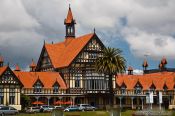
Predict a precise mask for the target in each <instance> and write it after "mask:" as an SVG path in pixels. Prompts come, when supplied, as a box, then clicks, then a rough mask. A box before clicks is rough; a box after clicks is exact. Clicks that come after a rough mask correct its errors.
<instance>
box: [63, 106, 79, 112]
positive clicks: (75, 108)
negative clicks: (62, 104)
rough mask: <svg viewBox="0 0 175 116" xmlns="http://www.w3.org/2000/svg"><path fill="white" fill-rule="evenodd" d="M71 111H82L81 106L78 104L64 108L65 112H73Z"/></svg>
mask: <svg viewBox="0 0 175 116" xmlns="http://www.w3.org/2000/svg"><path fill="white" fill-rule="evenodd" d="M71 111H80V108H79V107H78V106H68V107H67V108H66V109H64V112H71Z"/></svg>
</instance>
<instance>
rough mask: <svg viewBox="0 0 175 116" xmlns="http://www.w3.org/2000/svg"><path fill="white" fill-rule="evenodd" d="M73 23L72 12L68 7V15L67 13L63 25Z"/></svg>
mask: <svg viewBox="0 0 175 116" xmlns="http://www.w3.org/2000/svg"><path fill="white" fill-rule="evenodd" d="M72 21H73V15H72V11H71V8H70V7H69V10H68V13H67V18H66V19H65V23H66V24H70V23H72Z"/></svg>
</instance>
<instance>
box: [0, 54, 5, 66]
mask: <svg viewBox="0 0 175 116" xmlns="http://www.w3.org/2000/svg"><path fill="white" fill-rule="evenodd" d="M3 63H4V58H3V57H2V56H1V55H0V67H3Z"/></svg>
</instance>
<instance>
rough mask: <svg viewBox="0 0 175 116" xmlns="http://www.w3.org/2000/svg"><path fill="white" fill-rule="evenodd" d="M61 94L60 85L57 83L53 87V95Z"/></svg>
mask: <svg viewBox="0 0 175 116" xmlns="http://www.w3.org/2000/svg"><path fill="white" fill-rule="evenodd" d="M58 92H59V85H58V84H57V83H56V84H54V86H53V93H58Z"/></svg>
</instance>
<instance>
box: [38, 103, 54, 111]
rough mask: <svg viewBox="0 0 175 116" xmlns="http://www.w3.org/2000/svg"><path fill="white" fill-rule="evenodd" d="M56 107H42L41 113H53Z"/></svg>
mask: <svg viewBox="0 0 175 116" xmlns="http://www.w3.org/2000/svg"><path fill="white" fill-rule="evenodd" d="M53 109H54V106H48V105H42V106H41V107H40V112H52V110H53Z"/></svg>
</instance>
